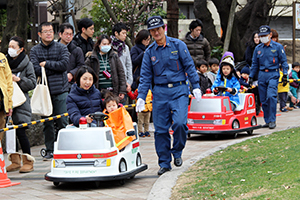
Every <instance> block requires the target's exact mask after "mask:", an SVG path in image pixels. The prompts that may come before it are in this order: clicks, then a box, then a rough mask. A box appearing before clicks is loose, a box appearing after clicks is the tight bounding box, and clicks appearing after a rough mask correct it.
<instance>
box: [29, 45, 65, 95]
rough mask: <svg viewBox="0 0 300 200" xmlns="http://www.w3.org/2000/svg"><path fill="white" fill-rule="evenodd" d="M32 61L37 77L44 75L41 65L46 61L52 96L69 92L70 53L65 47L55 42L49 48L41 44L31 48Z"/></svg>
mask: <svg viewBox="0 0 300 200" xmlns="http://www.w3.org/2000/svg"><path fill="white" fill-rule="evenodd" d="M30 60H31V62H32V64H33V67H34V71H35V75H36V77H38V76H41V75H42V73H41V66H40V63H41V62H43V61H46V65H45V69H46V75H47V81H48V85H49V90H50V94H51V95H58V94H62V93H64V92H68V91H69V87H68V78H67V66H68V64H69V51H68V49H67V47H66V46H65V45H63V44H61V43H58V42H55V41H54V40H53V41H52V42H51V43H50V44H49V45H48V46H46V45H45V44H43V43H42V42H41V43H40V44H37V45H35V46H34V47H32V48H31V51H30Z"/></svg>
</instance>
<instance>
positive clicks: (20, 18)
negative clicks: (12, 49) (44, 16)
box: [1, 0, 28, 52]
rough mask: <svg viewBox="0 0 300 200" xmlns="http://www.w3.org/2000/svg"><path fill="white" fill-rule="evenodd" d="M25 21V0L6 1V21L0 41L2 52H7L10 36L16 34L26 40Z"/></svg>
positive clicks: (26, 15)
mask: <svg viewBox="0 0 300 200" xmlns="http://www.w3.org/2000/svg"><path fill="white" fill-rule="evenodd" d="M27 21H28V2H27V1H26V0H22V1H19V0H9V1H7V22H6V28H5V30H4V34H3V39H2V43H1V47H2V48H1V49H2V51H3V52H7V47H8V43H9V39H10V38H11V37H12V36H15V35H17V36H19V37H21V38H23V39H24V41H27ZM25 44H27V42H25Z"/></svg>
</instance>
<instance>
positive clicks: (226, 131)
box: [188, 125, 262, 134]
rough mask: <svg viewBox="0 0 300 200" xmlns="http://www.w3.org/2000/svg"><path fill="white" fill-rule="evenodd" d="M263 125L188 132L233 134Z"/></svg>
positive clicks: (191, 132) (191, 131)
mask: <svg viewBox="0 0 300 200" xmlns="http://www.w3.org/2000/svg"><path fill="white" fill-rule="evenodd" d="M261 127H262V126H261V125H257V126H251V127H248V128H241V129H232V130H208V131H200V130H189V132H188V133H190V134H233V133H238V132H246V131H251V130H255V129H259V128H261Z"/></svg>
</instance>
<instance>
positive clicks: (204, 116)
mask: <svg viewBox="0 0 300 200" xmlns="http://www.w3.org/2000/svg"><path fill="white" fill-rule="evenodd" d="M238 95H239V100H240V105H239V106H238V107H236V109H235V111H232V110H231V104H230V100H229V97H227V96H214V95H212V96H203V97H202V99H201V100H200V101H199V102H197V100H196V99H195V98H193V99H192V100H191V103H190V105H189V111H188V119H187V126H188V128H189V131H188V137H190V136H191V134H212V135H215V136H216V137H217V135H219V134H228V135H232V137H233V138H236V137H237V135H238V133H239V132H247V133H248V135H252V133H253V130H254V129H258V128H261V125H258V124H257V119H256V116H255V100H254V95H253V94H252V93H239V94H238Z"/></svg>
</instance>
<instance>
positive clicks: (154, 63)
mask: <svg viewBox="0 0 300 200" xmlns="http://www.w3.org/2000/svg"><path fill="white" fill-rule="evenodd" d="M165 37H166V43H165V45H164V46H158V45H157V43H156V42H153V43H152V44H151V45H150V46H149V47H148V48H147V49H146V51H145V55H144V58H143V62H142V68H141V79H140V85H139V95H138V98H142V99H145V98H146V96H147V93H148V90H149V88H150V85H151V80H152V81H153V84H154V87H155V85H166V84H169V83H176V82H180V81H182V82H185V81H186V75H185V73H187V74H188V79H189V80H190V82H191V84H192V86H193V88H199V77H198V75H197V72H196V68H195V65H194V61H193V59H192V58H191V56H190V53H189V51H188V49H187V46H186V44H185V43H184V42H182V41H181V40H179V39H176V38H171V37H168V36H165Z"/></svg>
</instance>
